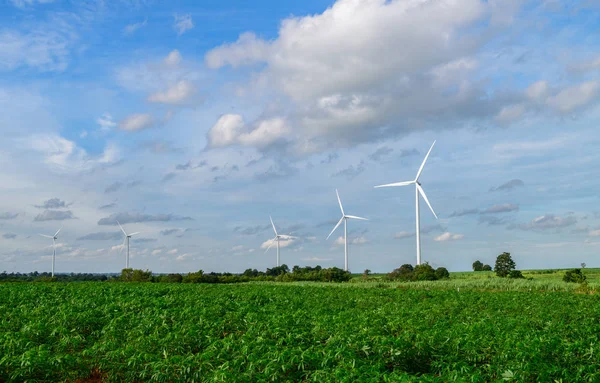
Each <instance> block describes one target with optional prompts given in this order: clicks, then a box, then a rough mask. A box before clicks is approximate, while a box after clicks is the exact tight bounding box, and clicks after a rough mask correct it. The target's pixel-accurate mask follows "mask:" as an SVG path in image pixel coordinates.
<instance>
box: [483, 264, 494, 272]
mask: <svg viewBox="0 0 600 383" xmlns="http://www.w3.org/2000/svg"><path fill="white" fill-rule="evenodd" d="M481 271H492V266H490V265H483V268H482V269H481Z"/></svg>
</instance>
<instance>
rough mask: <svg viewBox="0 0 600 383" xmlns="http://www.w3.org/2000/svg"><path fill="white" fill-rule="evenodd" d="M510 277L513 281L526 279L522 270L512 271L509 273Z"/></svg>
mask: <svg viewBox="0 0 600 383" xmlns="http://www.w3.org/2000/svg"><path fill="white" fill-rule="evenodd" d="M508 277H509V278H512V279H523V278H525V277H524V276H523V273H521V271H520V270H511V271H510V273H508Z"/></svg>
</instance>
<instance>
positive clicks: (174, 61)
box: [163, 49, 183, 66]
mask: <svg viewBox="0 0 600 383" xmlns="http://www.w3.org/2000/svg"><path fill="white" fill-rule="evenodd" d="M181 60H183V58H182V57H181V53H179V51H178V50H177V49H174V50H172V51H171V52H170V53H169V54H168V55H167V57H165V59H164V60H163V62H164V63H165V64H166V65H168V66H177V65H179V64H180V63H181Z"/></svg>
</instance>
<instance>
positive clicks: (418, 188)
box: [375, 141, 438, 265]
mask: <svg viewBox="0 0 600 383" xmlns="http://www.w3.org/2000/svg"><path fill="white" fill-rule="evenodd" d="M434 145H435V141H433V144H431V148H429V151H428V152H427V155H426V156H425V159H424V160H423V163H422V164H421V167H420V168H419V171H418V172H417V176H416V177H415V179H414V180H412V181H404V182H396V183H393V184H386V185H379V186H375V188H385V187H390V186H408V185H413V184H414V185H415V205H416V229H417V230H416V237H417V265H420V264H421V227H420V224H419V215H420V214H419V194H420V195H421V196H423V199H424V200H425V202H426V203H427V206H429V209H430V210H431V212H432V213H433V215H434V216H435V219H438V216H437V215H436V214H435V211H433V208H432V207H431V204H430V203H429V200H428V199H427V196H426V195H425V191H424V190H423V188H422V187H421V183H420V182H419V177H420V176H421V172H422V171H423V167H425V162H427V158H429V153H431V149H433V146H434Z"/></svg>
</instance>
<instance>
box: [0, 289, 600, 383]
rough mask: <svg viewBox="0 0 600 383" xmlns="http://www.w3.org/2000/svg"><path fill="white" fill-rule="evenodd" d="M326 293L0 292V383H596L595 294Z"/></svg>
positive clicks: (598, 331)
mask: <svg viewBox="0 0 600 383" xmlns="http://www.w3.org/2000/svg"><path fill="white" fill-rule="evenodd" d="M498 280H499V281H500V282H503V283H519V282H524V283H525V282H528V281H509V280H500V279H498ZM418 283H433V282H416V283H413V284H400V286H403V287H405V286H416V285H417V284H418ZM437 283H445V282H443V281H442V282H437ZM561 283H562V282H561ZM328 286H331V287H328V288H324V287H323V286H322V285H317V286H312V285H307V286H300V285H291V284H274V283H254V284H239V285H207V284H200V285H199V284H174V283H173V284H150V283H146V284H130V283H81V284H61V283H52V284H45V283H35V284H24V283H23V284H0V312H1V313H2V315H0V381H2V382H26V381H27V382H59V381H64V382H77V381H79V382H90V381H104V382H174V383H175V382H191V381H195V382H442V381H444V382H446V381H453V382H467V381H468V382H497V381H502V380H504V379H506V380H511V381H515V382H555V381H563V382H596V381H600V370H599V369H598V365H600V354H599V353H597V352H596V348H597V344H598V342H599V341H600V300H599V299H598V296H597V295H582V294H571V293H564V292H558V293H551V292H550V293H548V292H532V293H530V292H510V291H495V292H489V293H488V292H482V291H463V290H462V289H461V291H460V293H459V292H457V291H456V290H442V289H439V290H436V289H432V290H424V289H418V288H415V289H412V288H388V289H379V288H364V287H360V286H361V285H352V284H343V285H328ZM357 286H358V287H357Z"/></svg>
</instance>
